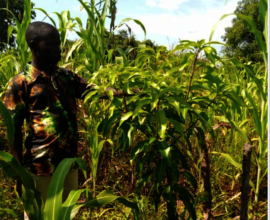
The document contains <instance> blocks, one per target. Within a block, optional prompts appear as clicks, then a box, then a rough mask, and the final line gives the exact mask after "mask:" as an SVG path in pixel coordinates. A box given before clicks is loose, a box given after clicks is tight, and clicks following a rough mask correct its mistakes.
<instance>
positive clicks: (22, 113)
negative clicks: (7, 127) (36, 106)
mask: <svg viewBox="0 0 270 220" xmlns="http://www.w3.org/2000/svg"><path fill="white" fill-rule="evenodd" d="M21 78H22V75H20V74H19V75H17V76H15V77H14V78H13V79H12V80H11V82H10V83H9V85H8V88H7V91H6V94H5V98H4V105H5V106H6V107H7V109H8V110H9V112H10V114H11V115H12V118H13V122H14V125H15V126H22V124H23V121H24V118H25V117H26V103H25V100H24V99H23V97H24V91H23V89H22V88H23V86H22V85H23V83H22V79H21Z"/></svg>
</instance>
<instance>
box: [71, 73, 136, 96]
mask: <svg viewBox="0 0 270 220" xmlns="http://www.w3.org/2000/svg"><path fill="white" fill-rule="evenodd" d="M73 74H74V76H73V77H74V79H75V91H76V98H80V99H84V97H85V95H86V94H87V93H85V92H86V91H93V90H95V86H96V85H94V84H92V85H88V83H87V81H86V80H85V79H84V78H82V77H80V76H79V75H78V74H75V73H73ZM109 90H112V91H113V95H114V96H116V97H123V96H133V95H131V94H127V93H125V92H122V91H117V90H116V89H114V88H112V87H108V88H107V89H106V91H109ZM137 92H139V91H135V93H137ZM83 94H84V95H83ZM100 98H101V99H108V95H107V94H106V93H104V94H103V96H102V97H100Z"/></svg>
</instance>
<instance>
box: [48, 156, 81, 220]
mask: <svg viewBox="0 0 270 220" xmlns="http://www.w3.org/2000/svg"><path fill="white" fill-rule="evenodd" d="M75 161H76V162H77V163H78V164H79V165H80V166H81V167H82V170H83V172H84V174H85V176H86V165H85V163H84V161H83V160H82V159H81V158H66V159H64V160H62V161H61V163H60V164H59V165H58V167H57V168H56V170H55V172H54V174H53V176H52V180H51V183H50V185H49V188H48V193H47V199H46V203H45V208H44V220H59V219H63V215H62V214H63V213H62V194H63V186H64V181H65V177H66V175H67V173H68V172H69V170H70V167H71V165H72V163H74V162H75Z"/></svg>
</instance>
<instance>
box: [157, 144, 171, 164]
mask: <svg viewBox="0 0 270 220" xmlns="http://www.w3.org/2000/svg"><path fill="white" fill-rule="evenodd" d="M157 144H158V147H159V152H160V153H161V155H162V156H163V159H164V160H165V162H166V163H167V166H169V167H170V168H173V164H172V155H171V150H172V148H171V147H170V146H169V145H168V143H167V142H166V141H158V142H157Z"/></svg>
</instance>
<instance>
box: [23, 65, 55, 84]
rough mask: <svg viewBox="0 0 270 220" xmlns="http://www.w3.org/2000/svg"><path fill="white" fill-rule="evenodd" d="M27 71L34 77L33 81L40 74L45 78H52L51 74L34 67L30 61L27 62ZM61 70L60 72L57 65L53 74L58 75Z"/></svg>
mask: <svg viewBox="0 0 270 220" xmlns="http://www.w3.org/2000/svg"><path fill="white" fill-rule="evenodd" d="M25 72H26V74H27V75H28V76H29V77H30V78H31V79H32V81H35V80H36V79H37V77H38V76H42V77H45V78H51V75H48V74H46V73H45V72H43V71H40V70H39V69H37V68H35V67H33V66H32V65H31V64H30V63H27V64H26V70H25ZM59 72H60V68H59V67H58V66H55V67H54V74H53V76H57V75H58V73H59Z"/></svg>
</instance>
